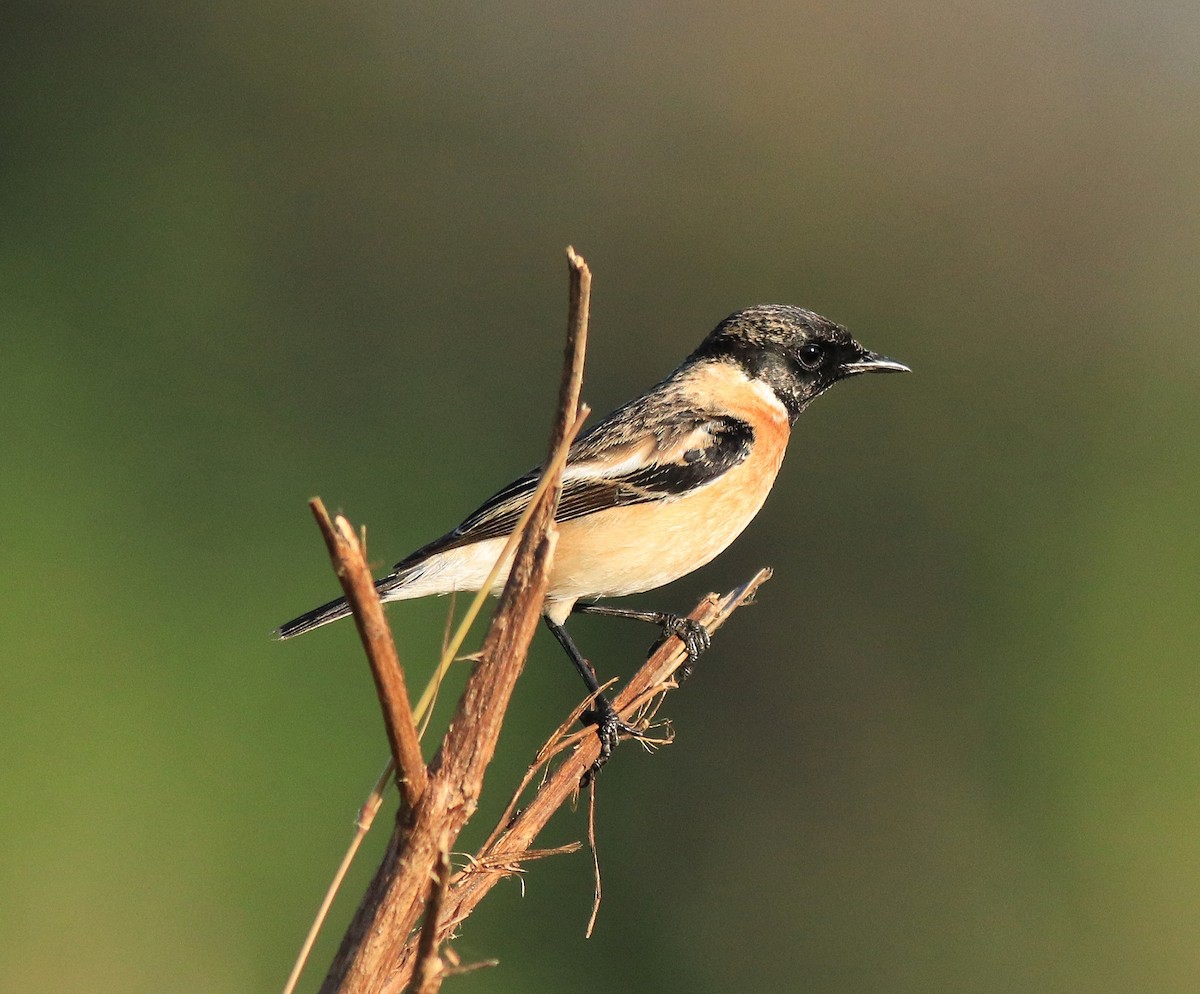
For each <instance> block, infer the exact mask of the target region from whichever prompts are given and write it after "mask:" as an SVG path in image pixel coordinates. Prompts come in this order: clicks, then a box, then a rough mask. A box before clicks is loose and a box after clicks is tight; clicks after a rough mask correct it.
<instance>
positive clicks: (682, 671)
mask: <svg viewBox="0 0 1200 994" xmlns="http://www.w3.org/2000/svg"><path fill="white" fill-rule="evenodd" d="M662 633H663V637H662V638H661V639H659V641H658V642H656V643H655V644H654V648H655V649H657V648H658V647H659V646H660V645H662V644H663V642H665V641H666V640H667V639H669V638H671V637H672V636H674V637H675V638H677V639H679V641H680V642H682V643H683V648H684V649H685V650H686V651H687V659H685V660H684V661H683V664H682V665H681V666H680V667H679V669H677V670H676V671H675V677H676V679H677V680H678V682H679V683H683V681H684V680H686V679H687V678H688V677H689V676H691V675H692V666H693V665H694V664H695V662H696V660H697V659H699V658H700V655H701V654H702V653H703V652H705V651H706V650H707V649H708V648H709V646H711V645H712V635H711V633H710V632H709V630H708V629H707V628H705V627H704V626H703V625H702V624H700V622H698V621H694V620H693V619H691V618H687V617H684V616H683V615H679V614H669V615H667V616H666V618H664V619H663V623H662Z"/></svg>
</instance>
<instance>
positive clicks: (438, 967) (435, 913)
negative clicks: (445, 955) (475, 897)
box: [412, 849, 450, 994]
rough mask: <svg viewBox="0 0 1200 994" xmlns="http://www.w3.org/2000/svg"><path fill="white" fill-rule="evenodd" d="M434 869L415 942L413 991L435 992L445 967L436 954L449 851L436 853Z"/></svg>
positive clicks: (439, 985) (448, 874)
mask: <svg viewBox="0 0 1200 994" xmlns="http://www.w3.org/2000/svg"><path fill="white" fill-rule="evenodd" d="M434 871H435V875H434V879H433V883H432V884H431V885H430V888H429V899H428V900H427V901H426V902H425V923H424V924H423V925H422V926H421V939H420V941H419V942H418V943H417V967H416V969H415V970H414V971H413V980H412V989H413V994H437V992H438V991H439V990H440V989H441V986H442V978H443V977H444V976H445V968H444V966H443V964H442V960H441V957H440V956H438V946H439V945H440V943H439V942H438V924H439V923H440V920H441V916H442V902H443V901H444V900H445V897H446V887H447V886H448V885H449V883H450V854H449V853H448V852H447V851H446V850H445V849H442V850H440V851H439V852H438V857H437V866H436V867H435V868H434Z"/></svg>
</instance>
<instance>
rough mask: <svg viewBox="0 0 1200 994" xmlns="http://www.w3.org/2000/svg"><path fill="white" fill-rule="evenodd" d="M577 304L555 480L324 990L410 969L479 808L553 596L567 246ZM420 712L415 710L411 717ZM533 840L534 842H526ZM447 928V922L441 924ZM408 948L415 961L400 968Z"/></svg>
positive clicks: (572, 388)
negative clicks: (438, 882)
mask: <svg viewBox="0 0 1200 994" xmlns="http://www.w3.org/2000/svg"><path fill="white" fill-rule="evenodd" d="M568 260H569V265H570V272H571V288H572V291H571V310H570V315H571V317H570V322H569V328H568V336H567V348H566V356H565V360H564V370H563V382H562V386H561V387H560V390H559V405H558V411H557V415H556V418H555V423H554V429H553V431H552V433H551V445H550V458H549V459H548V460H547V463H546V467H547V468H546V470H545V472H546V473H551V474H552V480H553V482H552V484H551V486H550V487H549V488H548V489H547V491H546V493H545V494H544V495H543V497H542V499H541V500H540V501H539V503H538V505H537V507H536V509H535V511H534V513H533V514H532V516H531V517H530V519H529V521H528V523H527V525H526V528H525V530H524V534H523V535H522V537H521V541H520V543H519V545H518V546H517V551H516V554H515V556H514V559H513V564H512V567H511V569H510V571H509V576H508V580H507V582H506V583H505V586H504V590H503V592H502V593H501V595H500V603H499V606H498V607H497V609H496V613H495V615H494V616H493V619H492V624H491V627H490V628H489V629H488V633H487V636H486V637H485V639H484V644H483V649H482V651H481V653H480V658H479V661H478V662H477V663H476V665H475V667H474V669H473V670H472V672H471V675H470V676H469V677H468V679H467V684H466V688H465V690H464V691H463V695H462V697H461V699H460V700H459V705H458V708H457V710H456V712H455V715H454V718H453V719H452V720H451V724H450V728H449V730H448V731H447V733H446V736H445V739H444V740H443V742H442V746H441V748H440V749H439V750H438V753H437V755H436V756H435V757H434V759H433V761H432V762H431V763H430V766H429V779H428V783H427V785H426V787H425V790H424V792H423V793H422V794H421V796H420V799H419V801H418V803H417V804H415V805H414V806H413V807H412V809H411V810H410V811H409V812H408V813H407V816H406V817H405V818H403V819H401V820H400V821H399V822H398V823H397V826H396V829H395V831H394V832H393V834H392V837H391V839H390V840H389V843H388V847H387V851H386V853H385V855H384V859H383V863H382V865H381V866H380V868H379V870H378V871H377V872H376V874H375V877H374V879H373V880H372V881H371V884H370V886H369V887H368V889H367V893H366V895H365V896H364V898H363V900H362V903H361V904H360V905H359V908H358V911H357V912H356V914H355V916H354V919H353V921H352V922H351V924H350V928H349V929H348V930H347V932H346V936H345V938H344V939H343V940H342V945H341V948H340V949H339V950H338V954H337V956H336V958H335V959H334V962H333V965H332V966H331V967H330V970H329V973H328V974H327V976H326V977H325V982H324V984H323V985H322V988H321V990H322V992H323V994H333V992H339V994H368V992H380V991H392V990H396V989H398V987H399V986H400V985H401V984H403V983H404V982H405V980H406V979H407V978H408V976H409V975H411V970H412V962H413V957H414V956H415V948H414V947H413V945H412V943H411V942H410V935H411V933H412V931H413V929H414V926H415V924H416V921H417V920H418V918H419V917H420V915H421V913H422V911H423V909H424V898H425V893H426V889H427V886H428V881H429V880H430V876H431V874H432V872H433V869H434V866H435V864H436V860H437V856H438V853H439V852H440V851H441V848H442V847H443V846H444V847H446V848H449V847H451V846H453V843H454V840H455V839H456V838H457V837H458V833H459V832H460V831H461V830H462V826H463V825H464V824H465V823H466V821H467V819H468V818H469V817H470V816H471V814H472V813H473V812H474V810H475V808H476V806H477V804H478V799H479V794H480V791H481V789H482V784H483V775H484V772H485V770H486V768H487V765H488V763H489V762H490V760H491V758H492V755H493V754H494V752H495V747H496V740H497V738H498V736H499V734H500V726H501V722H502V721H503V718H504V713H505V711H506V710H507V708H508V702H509V699H510V697H511V695H512V690H513V687H514V686H515V684H516V680H517V677H518V676H519V675H520V672H521V669H522V667H523V666H524V662H525V656H526V653H527V652H528V648H529V643H530V641H531V640H532V638H533V632H534V629H535V627H536V625H537V621H538V618H539V617H540V615H541V608H542V602H543V600H544V598H545V592H546V585H547V581H548V572H549V564H550V560H551V557H552V555H553V549H554V543H555V540H556V532H555V530H554V527H553V520H554V511H555V508H556V507H557V504H558V497H559V493H560V491H561V452H562V450H563V449H564V447H565V446H567V445H569V443H570V437H571V434H570V433H571V427H572V425H574V424H575V423H576V421H577V414H578V410H579V393H580V388H581V384H582V379H583V360H584V349H585V346H586V338H587V335H586V330H587V324H586V322H587V313H588V302H587V300H586V296H587V292H588V290H589V288H590V282H591V281H590V276H589V275H588V270H587V266H586V264H585V263H584V262H583V260H582V259H581V258H579V256H577V255H576V254H575V253H574V251H573V250H568ZM410 722H411V717H410ZM526 848H528V847H526ZM439 931H441V929H439ZM402 954H403V960H404V963H405V964H407V969H405V970H404V973H403V976H401V975H400V973H399V971H398V970H397V966H398V964H399V963H400V962H401V959H402Z"/></svg>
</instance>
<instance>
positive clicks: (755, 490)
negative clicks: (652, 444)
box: [549, 366, 790, 602]
mask: <svg viewBox="0 0 1200 994" xmlns="http://www.w3.org/2000/svg"><path fill="white" fill-rule="evenodd" d="M693 389H694V391H695V393H696V397H697V400H698V401H700V400H703V402H704V404H705V406H708V407H714V408H715V409H717V410H720V411H722V412H723V413H728V414H732V415H734V416H736V417H740V418H743V419H744V420H746V421H747V422H749V423H750V424H751V425H753V426H754V429H755V438H754V444H753V448H752V450H751V453H750V455H749V456H748V457H747V458H746V460H745V461H744V462H742V463H739V464H738V465H737V466H735V467H734V468H733V469H731V470H729V471H728V472H726V473H724V474H723V475H722V476H720V477H718V478H717V479H716V480H714V481H713V482H712V483H709V484H707V485H705V486H703V487H700V488H699V489H697V490H695V491H693V492H692V493H690V494H685V495H682V496H678V497H672V498H668V499H664V500H660V501H652V502H648V503H645V504H634V505H632V506H629V507H618V508H613V509H611V510H607V511H601V512H598V513H596V514H590V515H588V516H587V517H584V518H579V519H576V520H573V521H567V522H564V523H562V524H561V525H560V526H559V540H558V548H557V551H556V553H555V557H554V567H553V570H552V572H551V575H550V593H549V596H550V598H551V599H552V600H556V601H562V602H572V601H574V600H575V599H577V598H585V599H587V598H593V597H605V596H609V597H615V596H620V595H622V594H632V593H639V592H641V591H644V590H652V589H653V588H655V587H659V586H662V585H663V584H665V583H670V582H671V581H672V580H676V579H678V578H679V577H681V576H684V575H686V574H688V573H690V572H691V571H692V570H694V569H698V568H699V567H701V566H703V565H704V564H705V563H707V562H708V561H709V560H711V559H712V558H713V557H714V556H716V555H717V554H718V553H720V552H721V551H722V550H724V549H725V548H726V546H728V545H729V543H730V542H732V541H733V540H734V539H735V538H737V536H738V535H740V534H741V533H742V531H743V530H744V529H745V527H746V526H747V525H748V524H749V523H750V522H751V520H753V518H754V516H755V515H756V514H757V513H758V511H759V509H760V508H761V507H762V505H763V502H764V501H765V500H766V499H767V494H769V493H770V492H771V487H772V485H773V484H774V482H775V477H776V475H777V474H778V472H779V466H780V464H781V463H782V461H783V453H784V450H785V448H786V446H787V440H788V435H789V434H790V425H789V423H788V420H787V414H786V412H785V411H784V409H783V406H782V405H781V404H780V403H779V402H778V400H776V399H775V398H774V396H772V395H770V394H769V392H768V391H766V390H765V389H764V388H760V385H758V384H751V383H750V382H749V381H748V380H747V379H746V377H745V375H744V374H743V373H741V371H740V370H736V369H734V368H730V367H728V366H721V367H717V368H715V369H712V370H708V371H705V373H704V375H703V377H697V382H696V383H695V384H694V385H693Z"/></svg>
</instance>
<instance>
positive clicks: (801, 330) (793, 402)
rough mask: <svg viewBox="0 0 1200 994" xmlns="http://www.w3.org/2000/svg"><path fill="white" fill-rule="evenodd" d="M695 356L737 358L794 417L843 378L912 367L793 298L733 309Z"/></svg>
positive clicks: (716, 358) (695, 358)
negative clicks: (867, 345)
mask: <svg viewBox="0 0 1200 994" xmlns="http://www.w3.org/2000/svg"><path fill="white" fill-rule="evenodd" d="M691 358H692V359H694V360H705V359H714V360H721V361H732V362H736V363H738V364H739V365H740V366H741V367H742V368H743V369H744V370H745V371H746V373H747V374H748V375H749V376H751V377H752V378H754V379H756V380H760V381H762V382H763V383H765V384H766V385H767V386H769V387H770V388H771V389H772V390H773V391H774V392H775V395H776V396H777V397H778V398H779V399H780V401H781V402H782V403H783V405H784V406H785V407H786V408H787V410H788V414H789V415H790V417H791V419H792V420H793V421H795V420H796V418H797V417H798V416H799V415H800V412H801V411H803V410H804V408H805V407H806V406H808V404H809V403H810V402H811V401H812V400H813V398H814V397H817V396H818V395H820V394H822V393H824V392H825V391H826V390H828V389H829V388H830V387H831V386H833V385H834V384H835V383H837V382H838V380H844V379H846V378H847V377H848V376H857V375H858V374H859V373H907V372H910V370H909V368H908V367H907V366H905V365H903V364H902V363H899V362H896V361H895V360H894V359H888V358H887V357H885V356H881V355H878V354H876V353H874V352H871V351H869V350H868V349H865V348H863V347H862V346H861V345H859V344H858V342H856V341H855V340H854V339H853V338H852V337H851V336H850V332H848V331H847V330H846V329H845V328H843V327H842V326H841V325H839V324H835V323H834V322H832V321H830V320H829V319H828V318H823V317H821V315H819V314H814V313H813V312H812V311H806V310H804V309H803V308H801V307H793V306H791V305H790V304H758V305H756V306H754V307H747V308H746V309H745V310H742V311H736V312H734V313H733V314H730V315H729V317H727V318H726V319H725V320H724V321H722V322H721V323H720V324H719V325H717V326H716V328H714V329H713V330H712V332H711V333H710V334H709V336H708V337H707V338H706V339H705V340H704V341H703V342H702V343H701V344H700V347H699V348H698V349H697V350H696V351H695V352H694V353H693V354H692V357H691Z"/></svg>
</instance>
